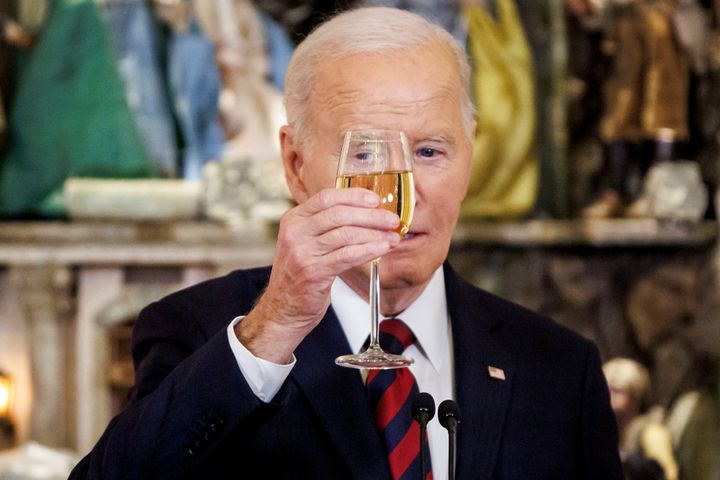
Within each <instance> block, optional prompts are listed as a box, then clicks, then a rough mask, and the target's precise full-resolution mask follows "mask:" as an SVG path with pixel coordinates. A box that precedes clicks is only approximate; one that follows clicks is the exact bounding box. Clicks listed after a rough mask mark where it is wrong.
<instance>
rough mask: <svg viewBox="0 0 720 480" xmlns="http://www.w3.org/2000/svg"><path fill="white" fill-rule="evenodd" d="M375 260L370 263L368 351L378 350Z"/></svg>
mask: <svg viewBox="0 0 720 480" xmlns="http://www.w3.org/2000/svg"><path fill="white" fill-rule="evenodd" d="M379 263H380V259H379V258H376V259H375V260H373V261H372V262H370V322H371V323H370V345H369V346H368V350H373V349H379V348H380V341H379V338H380V275H379V274H378V264H379Z"/></svg>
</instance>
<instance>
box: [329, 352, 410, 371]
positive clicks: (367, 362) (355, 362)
mask: <svg viewBox="0 0 720 480" xmlns="http://www.w3.org/2000/svg"><path fill="white" fill-rule="evenodd" d="M413 363H415V360H414V359H412V358H410V357H405V356H402V355H393V354H392V353H386V352H384V351H382V350H381V349H379V348H376V349H367V350H365V351H364V352H363V353H361V354H358V355H342V356H340V357H337V358H336V359H335V364H336V365H339V366H341V367H348V368H367V369H370V370H387V369H389V368H406V367H409V366H410V365H412V364H413Z"/></svg>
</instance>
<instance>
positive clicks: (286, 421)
mask: <svg viewBox="0 0 720 480" xmlns="http://www.w3.org/2000/svg"><path fill="white" fill-rule="evenodd" d="M269 272H270V269H269V268H260V269H254V270H247V271H235V272H233V273H230V274H229V275H227V276H225V277H222V278H218V279H213V280H210V281H207V282H204V283H202V284H199V285H196V286H193V287H190V288H188V289H185V290H182V291H180V292H177V293H174V294H172V295H170V296H168V297H166V298H164V299H162V300H160V301H158V302H155V303H153V304H151V305H149V306H148V307H146V308H145V309H144V310H143V311H142V312H141V314H140V316H139V318H138V321H137V324H136V327H135V333H134V337H133V358H134V361H135V369H136V384H135V386H134V387H133V389H132V391H131V395H130V404H129V406H128V408H127V409H126V410H125V411H124V412H123V413H121V414H120V415H118V416H117V417H115V418H114V419H113V420H112V421H111V422H110V424H109V425H108V427H107V430H106V431H105V433H104V434H103V436H102V438H101V439H100V440H99V442H98V443H97V445H96V446H95V448H94V449H93V450H92V452H91V453H90V454H89V455H88V456H86V457H85V458H84V459H83V460H82V461H81V463H80V464H79V465H78V466H77V467H76V468H75V470H74V471H73V473H72V475H71V478H101V479H124V480H127V479H134V478H152V479H157V478H168V479H180V478H202V479H213V478H268V479H284V478H293V479H305V478H307V479H351V478H355V479H367V480H384V479H389V478H390V476H389V468H388V465H387V461H386V458H385V454H384V451H383V444H382V440H381V438H380V436H379V434H378V433H377V431H376V429H375V426H374V422H373V419H372V415H371V413H370V411H369V409H368V407H367V403H366V396H365V390H364V386H363V383H362V380H361V377H360V375H359V373H358V372H357V371H356V370H353V369H345V368H340V367H337V366H335V364H334V363H333V359H334V358H335V357H336V356H338V355H341V354H345V353H347V352H349V349H350V347H349V345H348V342H347V340H346V338H345V335H344V333H343V331H342V329H341V327H340V324H339V322H338V320H337V318H336V316H335V314H334V312H333V311H332V308H331V309H330V310H328V312H327V314H326V315H325V318H324V319H323V321H322V322H321V323H320V324H319V325H318V327H317V328H316V329H315V330H313V331H312V332H311V333H310V334H309V335H308V336H307V337H306V339H305V340H304V341H303V342H302V344H301V345H300V346H299V347H298V348H297V350H296V352H295V355H296V357H297V364H296V365H295V367H294V368H293V370H292V372H291V374H290V376H289V377H288V379H287V380H286V381H285V383H284V385H283V387H282V388H281V390H280V392H279V393H278V394H277V395H276V397H275V398H274V399H273V400H272V402H270V403H264V402H262V401H260V400H259V399H258V398H257V397H256V396H255V395H254V394H253V393H252V391H251V389H250V387H249V386H248V384H247V383H246V381H245V379H244V377H243V375H242V374H241V372H240V370H239V369H238V367H237V364H236V361H235V358H234V357H233V354H232V351H231V350H230V346H229V344H228V340H227V336H226V327H227V325H228V323H229V322H230V321H231V320H232V319H233V318H234V317H236V316H237V315H241V314H245V313H247V312H248V311H249V310H250V309H251V308H252V306H253V303H254V302H255V301H256V299H257V298H258V296H259V295H260V294H261V292H262V291H263V289H264V288H265V286H266V285H267V281H268V277H269ZM445 285H446V291H447V300H448V308H449V310H450V318H451V322H452V335H453V348H454V363H455V365H454V366H455V369H454V378H455V392H456V395H455V396H456V400H457V402H458V403H459V405H460V408H461V411H462V422H461V424H460V426H459V432H458V453H457V457H458V465H457V478H459V479H507V480H544V479H571V480H580V479H598V480H621V479H622V478H623V475H622V471H621V467H620V460H619V455H618V448H617V431H616V424H615V418H614V416H613V413H612V410H611V409H610V404H609V394H608V389H607V385H606V383H605V379H604V377H603V374H602V370H601V362H600V356H599V354H598V351H597V349H596V348H595V346H594V345H593V344H592V343H591V342H590V341H588V340H586V339H584V338H582V337H581V336H579V335H577V334H575V333H573V332H571V331H570V330H568V329H566V328H563V327H561V326H559V325H557V324H555V323H553V322H552V321H550V320H548V319H546V318H544V317H541V316H539V315H537V314H535V313H532V312H530V311H528V310H526V309H524V308H522V307H519V306H517V305H515V304H512V303H510V302H507V301H505V300H502V299H500V298H498V297H495V296H493V295H491V294H489V293H487V292H484V291H482V290H478V289H477V288H475V287H473V286H471V285H470V284H468V283H466V282H465V281H463V280H462V279H460V278H459V277H458V276H457V275H456V274H455V273H454V272H453V271H452V269H451V268H450V266H449V265H448V264H447V263H446V265H445ZM490 366H493V367H497V368H500V369H502V370H503V371H504V373H505V380H501V379H497V378H493V377H491V376H490V375H489V374H488V367H490ZM440 400H443V399H437V401H440ZM434 421H437V420H434Z"/></svg>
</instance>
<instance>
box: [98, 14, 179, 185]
mask: <svg viewBox="0 0 720 480" xmlns="http://www.w3.org/2000/svg"><path fill="white" fill-rule="evenodd" d="M99 6H100V8H101V9H102V11H103V13H104V15H103V16H104V19H105V21H106V23H107V25H108V31H109V33H110V40H111V41H112V44H113V46H114V47H115V52H116V55H117V65H118V71H119V73H120V76H121V77H122V80H123V82H124V84H125V93H126V98H127V102H128V106H129V107H130V110H131V112H132V114H133V117H134V120H135V124H136V125H137V128H138V133H139V134H140V137H141V138H142V141H143V144H144V146H145V149H146V151H147V153H148V156H149V157H150V160H151V161H152V162H153V164H154V165H155V168H156V169H157V170H158V172H160V173H162V174H163V175H164V176H169V177H174V176H176V174H177V161H178V148H177V139H176V138H175V127H174V124H173V122H174V120H173V116H172V112H171V110H170V104H169V102H168V98H167V93H166V84H165V75H164V72H163V69H162V62H161V56H162V55H161V51H160V46H161V45H160V40H161V39H160V35H159V32H158V29H157V26H156V22H155V20H154V18H153V16H152V11H151V10H150V8H149V6H148V4H147V2H145V0H123V1H122V2H117V1H109V2H103V3H100V4H99Z"/></svg>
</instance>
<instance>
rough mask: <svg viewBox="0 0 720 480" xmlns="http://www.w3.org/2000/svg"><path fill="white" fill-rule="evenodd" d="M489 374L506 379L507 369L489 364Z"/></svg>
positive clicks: (492, 376)
mask: <svg viewBox="0 0 720 480" xmlns="http://www.w3.org/2000/svg"><path fill="white" fill-rule="evenodd" d="M488 375H490V378H496V379H498V380H505V371H504V370H503V369H502V368H497V367H493V366H488Z"/></svg>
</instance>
